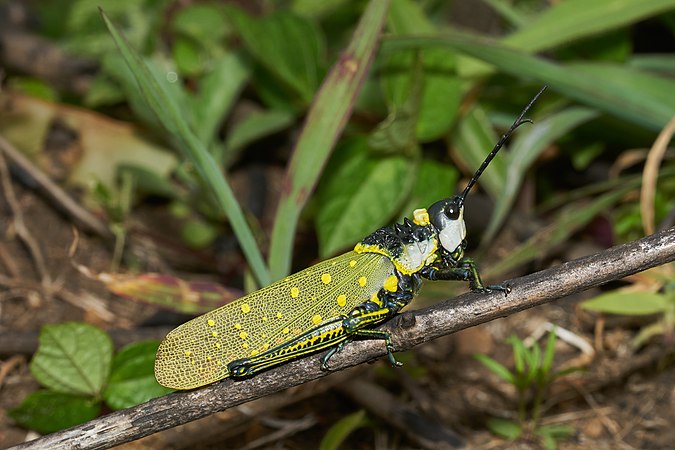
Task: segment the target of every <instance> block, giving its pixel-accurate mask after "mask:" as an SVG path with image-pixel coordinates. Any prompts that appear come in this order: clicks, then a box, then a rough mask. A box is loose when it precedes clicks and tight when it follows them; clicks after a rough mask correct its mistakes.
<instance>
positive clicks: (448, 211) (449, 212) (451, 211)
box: [445, 203, 460, 220]
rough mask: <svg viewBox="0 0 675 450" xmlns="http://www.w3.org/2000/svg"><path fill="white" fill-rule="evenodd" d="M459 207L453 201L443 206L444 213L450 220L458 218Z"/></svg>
mask: <svg viewBox="0 0 675 450" xmlns="http://www.w3.org/2000/svg"><path fill="white" fill-rule="evenodd" d="M459 209H460V208H459V207H458V206H457V205H456V204H454V203H449V204H447V205H446V206H445V215H446V216H448V219H450V220H457V219H459Z"/></svg>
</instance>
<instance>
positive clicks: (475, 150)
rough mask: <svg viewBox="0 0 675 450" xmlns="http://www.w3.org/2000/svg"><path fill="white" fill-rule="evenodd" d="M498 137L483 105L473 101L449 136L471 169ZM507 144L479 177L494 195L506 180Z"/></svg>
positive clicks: (479, 161)
mask: <svg viewBox="0 0 675 450" xmlns="http://www.w3.org/2000/svg"><path fill="white" fill-rule="evenodd" d="M497 140H498V137H497V135H496V133H495V131H494V129H493V128H492V124H491V123H490V121H489V120H488V117H487V115H486V114H485V111H484V110H483V108H481V106H480V105H473V106H472V107H471V109H470V110H469V111H468V112H467V114H466V115H465V116H464V117H463V118H462V119H461V120H460V121H459V124H458V125H457V129H456V130H455V132H454V133H453V134H452V136H451V137H450V142H451V145H452V147H453V148H454V149H455V155H456V156H457V158H458V159H459V160H460V161H461V162H462V163H463V165H464V166H465V167H467V168H468V170H476V169H478V168H479V167H480V165H481V163H482V162H483V161H484V160H485V157H486V156H487V155H488V153H489V152H490V150H492V148H493V147H494V145H495V142H497ZM505 150H506V149H505V148H502V151H500V152H499V153H497V155H496V156H495V158H494V159H493V160H492V162H491V163H490V170H486V171H485V172H484V173H483V175H481V177H480V185H481V187H482V188H483V189H485V191H487V192H488V193H489V194H490V196H491V197H492V198H498V197H499V195H500V194H501V192H502V190H503V189H504V185H505V184H506V165H505V162H504V154H506V153H507V151H505Z"/></svg>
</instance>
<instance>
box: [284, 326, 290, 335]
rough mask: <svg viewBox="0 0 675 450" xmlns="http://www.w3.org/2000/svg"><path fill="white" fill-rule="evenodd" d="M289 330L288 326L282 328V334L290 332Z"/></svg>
mask: <svg viewBox="0 0 675 450" xmlns="http://www.w3.org/2000/svg"><path fill="white" fill-rule="evenodd" d="M290 332H291V330H290V328H288V327H286V328H284V330H283V333H284V334H288V333H290Z"/></svg>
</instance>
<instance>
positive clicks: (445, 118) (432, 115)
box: [381, 0, 464, 142]
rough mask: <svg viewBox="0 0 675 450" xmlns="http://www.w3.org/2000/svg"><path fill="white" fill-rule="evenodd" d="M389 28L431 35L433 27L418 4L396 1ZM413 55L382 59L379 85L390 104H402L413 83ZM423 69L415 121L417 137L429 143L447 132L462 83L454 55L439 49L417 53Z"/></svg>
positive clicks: (451, 52) (400, 32)
mask: <svg viewBox="0 0 675 450" xmlns="http://www.w3.org/2000/svg"><path fill="white" fill-rule="evenodd" d="M389 28H390V30H391V31H392V32H393V33H394V34H399V35H406V34H419V33H431V32H433V31H434V28H435V27H434V25H433V24H432V23H431V22H430V21H429V20H428V19H427V18H426V17H425V15H424V11H423V10H422V8H421V6H420V5H419V4H418V3H415V2H411V1H409V0H396V1H394V2H393V3H392V8H391V14H390V16H389ZM414 53H415V52H412V51H408V52H397V53H395V54H392V55H388V56H386V57H385V63H384V65H383V69H382V71H381V73H382V77H381V81H382V86H383V90H384V92H385V93H386V97H387V99H388V101H389V102H392V103H393V104H395V105H396V106H398V107H401V106H402V105H403V102H405V100H406V98H407V97H408V92H409V91H410V89H409V86H410V84H411V82H412V81H411V80H412V75H411V74H412V73H413V71H412V70H411V68H412V64H413V63H414V61H415V59H416V58H415V57H414ZM419 53H420V58H421V61H422V67H423V69H424V70H423V77H422V80H421V81H422V86H423V90H422V98H421V100H420V110H419V114H418V116H419V117H418V120H417V126H416V130H417V138H418V139H419V140H420V141H421V142H429V141H432V140H435V139H438V138H439V137H441V136H442V135H443V134H444V133H446V132H447V131H448V129H449V128H450V126H451V125H452V122H453V121H454V119H455V117H456V116H457V112H458V109H459V104H460V101H461V100H462V96H463V91H464V90H463V89H462V82H461V81H460V80H459V78H458V77H457V75H456V73H455V69H456V65H457V62H456V60H457V55H456V52H454V51H452V50H448V49H442V48H425V49H421V50H420V51H419Z"/></svg>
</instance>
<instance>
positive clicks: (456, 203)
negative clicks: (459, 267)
mask: <svg viewBox="0 0 675 450" xmlns="http://www.w3.org/2000/svg"><path fill="white" fill-rule="evenodd" d="M427 211H428V213H429V221H430V222H431V224H432V225H433V226H434V227H435V228H436V230H438V238H439V240H440V241H441V245H442V246H443V248H444V249H446V250H447V251H449V252H451V253H452V252H454V251H455V250H456V249H457V247H459V246H460V245H461V244H462V241H463V240H464V238H465V237H466V226H465V225H464V198H462V197H461V196H459V195H457V196H455V197H452V198H445V199H443V200H439V201H437V202H436V203H434V204H433V205H431V206H430V207H429V208H428V209H427Z"/></svg>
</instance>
